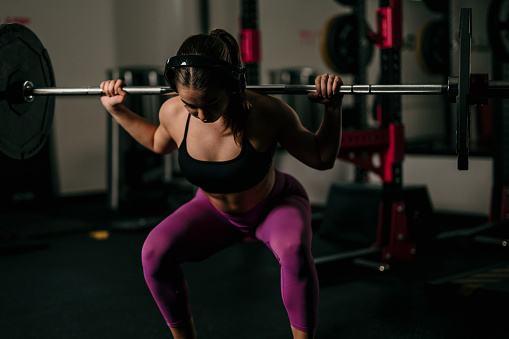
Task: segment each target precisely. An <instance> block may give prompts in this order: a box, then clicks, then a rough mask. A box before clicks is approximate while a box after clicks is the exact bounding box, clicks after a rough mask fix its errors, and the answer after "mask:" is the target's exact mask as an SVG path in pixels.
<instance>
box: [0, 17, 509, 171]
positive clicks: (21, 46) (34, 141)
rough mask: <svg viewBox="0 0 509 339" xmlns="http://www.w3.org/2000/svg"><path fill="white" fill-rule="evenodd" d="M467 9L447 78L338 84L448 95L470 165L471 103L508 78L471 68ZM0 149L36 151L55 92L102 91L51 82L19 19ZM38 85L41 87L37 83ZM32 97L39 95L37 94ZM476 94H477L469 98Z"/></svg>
mask: <svg viewBox="0 0 509 339" xmlns="http://www.w3.org/2000/svg"><path fill="white" fill-rule="evenodd" d="M471 16H472V13H471V9H465V8H463V9H461V12H460V27H459V35H460V60H459V61H460V67H459V75H458V76H450V77H449V78H448V82H447V84H415V85H400V84H397V85H386V84H381V85H342V86H340V90H339V92H340V93H342V94H345V95H349V94H353V95H369V94H374V95H391V94H392V95H446V96H447V99H448V101H449V102H451V103H455V102H457V103H458V104H457V121H458V124H457V130H456V131H457V142H456V144H457V151H458V169H460V170H461V169H468V142H469V135H470V105H472V104H475V103H484V100H487V98H508V97H509V83H508V82H491V83H490V82H489V79H488V75H487V74H486V75H484V76H483V75H481V76H479V75H474V74H471V73H470V52H471V51H470V49H471V47H470V43H471V20H472V19H471ZM0 60H2V63H3V65H2V67H0V112H2V114H1V115H0V151H2V152H3V153H4V154H6V155H8V156H10V157H12V158H15V159H26V158H29V157H31V156H33V155H35V154H36V153H37V152H38V151H39V150H40V149H41V148H42V146H43V145H44V143H45V141H46V140H47V138H48V136H49V133H50V129H51V123H52V119H53V110H54V97H55V96H71V95H77V96H81V95H102V94H103V92H102V90H101V89H100V87H98V86H97V87H63V88H58V87H54V83H55V80H54V76H53V69H52V66H51V62H50V59H49V55H48V53H47V51H46V49H45V48H44V46H43V45H42V43H41V42H40V40H39V39H38V38H37V36H36V35H35V34H34V33H33V32H32V31H30V30H29V29H28V28H26V27H25V26H22V25H18V24H4V25H0ZM38 85H42V86H41V87H37V86H38ZM247 89H249V90H252V91H256V92H259V93H264V94H295V95H298V94H307V93H310V92H314V91H315V90H316V86H314V85H286V84H280V85H249V86H247ZM124 90H125V91H126V92H127V93H128V94H131V95H171V94H172V93H174V92H173V91H172V90H171V88H170V87H151V86H125V87H124ZM35 97H41V98H39V99H37V100H35ZM472 98H475V100H477V101H475V100H472Z"/></svg>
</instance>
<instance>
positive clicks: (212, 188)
mask: <svg viewBox="0 0 509 339" xmlns="http://www.w3.org/2000/svg"><path fill="white" fill-rule="evenodd" d="M190 117H191V115H189V116H188V117H187V123H186V130H185V133H184V139H183V140H182V143H181V144H180V147H179V154H178V161H179V165H180V170H181V171H182V174H183V175H184V176H185V177H186V178H187V180H189V182H190V183H191V184H193V185H196V186H198V187H200V188H201V189H203V190H204V191H205V192H208V193H235V192H241V191H245V190H247V189H249V188H251V187H253V186H254V185H256V184H257V183H259V182H260V181H261V180H262V179H263V178H264V177H265V175H266V174H267V173H268V171H269V169H270V166H271V164H272V152H271V151H267V152H258V151H257V150H255V149H254V148H253V146H252V145H251V143H250V142H249V141H248V140H247V138H245V137H244V140H243V141H242V150H241V151H240V154H239V155H238V156H237V157H236V158H234V159H232V160H227V161H202V160H196V159H194V158H192V157H191V156H190V155H189V153H188V152H187V146H186V141H187V130H188V128H189V119H190Z"/></svg>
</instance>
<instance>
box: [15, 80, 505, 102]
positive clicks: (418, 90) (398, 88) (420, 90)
mask: <svg viewBox="0 0 509 339" xmlns="http://www.w3.org/2000/svg"><path fill="white" fill-rule="evenodd" d="M457 78H458V77H449V81H448V83H447V84H415V85H341V86H340V88H339V93H341V94H355V95H363V94H365V95H369V94H373V95H382V94H383V95H388V94H394V95H447V98H448V101H449V102H451V103H455V102H456V96H457V95H458V83H457ZM246 88H247V89H248V90H251V91H254V92H258V93H262V94H288V95H299V94H307V93H312V92H315V91H316V86H315V85H286V84H274V85H273V84H271V85H248V86H247V87H246ZM123 90H124V91H125V92H126V93H127V94H130V95H168V94H175V93H174V91H173V90H172V89H171V87H157V86H125V87H123ZM487 90H488V94H487V95H488V97H490V98H493V97H499V98H505V97H507V96H509V82H507V81H492V82H490V83H489V86H488V88H487ZM20 91H21V93H22V96H23V98H24V100H26V101H27V102H32V101H33V100H34V97H35V96H73V95H77V96H82V95H104V92H103V91H102V89H101V88H100V87H99V86H92V87H40V88H38V87H34V84H32V82H30V81H26V82H25V83H24V84H23V87H22V89H21V90H20Z"/></svg>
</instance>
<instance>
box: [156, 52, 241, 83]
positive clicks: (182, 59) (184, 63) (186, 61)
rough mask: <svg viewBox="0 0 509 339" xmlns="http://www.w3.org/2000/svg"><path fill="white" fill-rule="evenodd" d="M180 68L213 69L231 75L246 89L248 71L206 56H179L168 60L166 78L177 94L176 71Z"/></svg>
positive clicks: (165, 69) (165, 71)
mask: <svg viewBox="0 0 509 339" xmlns="http://www.w3.org/2000/svg"><path fill="white" fill-rule="evenodd" d="M180 67H202V68H211V69H217V70H221V71H224V72H226V73H230V74H231V75H232V76H233V77H234V78H235V79H237V80H238V81H239V83H240V88H241V90H242V91H243V90H245V88H246V80H245V79H246V77H245V74H246V69H245V68H244V67H241V66H237V65H234V64H232V63H229V62H227V61H224V60H221V59H218V58H214V57H210V56H206V55H177V56H174V57H171V58H169V59H168V60H166V66H165V68H164V77H165V79H166V82H167V83H168V85H169V86H170V87H171V89H173V91H175V92H177V88H176V86H175V71H176V70H177V68H180Z"/></svg>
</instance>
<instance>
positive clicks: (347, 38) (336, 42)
mask: <svg viewBox="0 0 509 339" xmlns="http://www.w3.org/2000/svg"><path fill="white" fill-rule="evenodd" d="M328 27H329V30H328V32H326V34H327V35H326V46H327V54H328V56H329V59H330V61H331V62H332V64H333V65H334V66H335V68H333V69H334V70H335V71H336V72H339V73H343V74H345V73H349V74H356V73H357V72H358V69H359V49H360V48H361V46H365V47H364V48H365V50H364V51H363V52H364V53H366V60H365V63H364V65H363V67H366V66H367V65H368V64H369V62H370V61H371V57H372V55H373V45H372V44H371V42H369V41H368V40H367V37H364V39H366V41H365V42H364V43H362V44H359V39H358V37H357V18H356V17H355V15H339V16H336V17H335V18H333V19H332V22H331V23H330V25H328ZM366 30H368V28H367V24H366Z"/></svg>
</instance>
